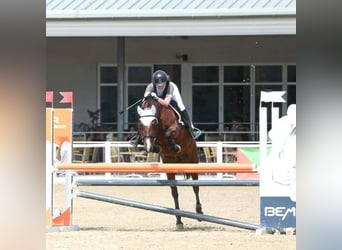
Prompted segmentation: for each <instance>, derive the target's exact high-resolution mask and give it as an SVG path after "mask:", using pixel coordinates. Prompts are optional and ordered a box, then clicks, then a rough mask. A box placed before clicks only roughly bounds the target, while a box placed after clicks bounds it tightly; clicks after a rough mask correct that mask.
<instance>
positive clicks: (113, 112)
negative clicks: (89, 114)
mask: <svg viewBox="0 0 342 250" xmlns="http://www.w3.org/2000/svg"><path fill="white" fill-rule="evenodd" d="M100 91H101V123H102V122H110V123H114V122H117V109H118V108H117V87H116V86H102V87H101V90H100Z"/></svg>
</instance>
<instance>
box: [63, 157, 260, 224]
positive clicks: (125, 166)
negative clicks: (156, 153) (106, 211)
mask: <svg viewBox="0 0 342 250" xmlns="http://www.w3.org/2000/svg"><path fill="white" fill-rule="evenodd" d="M58 170H68V171H75V172H97V173H108V172H109V173H110V172H112V173H113V172H114V173H130V172H134V173H159V172H162V173H181V174H182V173H222V172H223V173H224V172H240V173H251V172H256V170H255V169H253V167H252V165H251V164H229V163H224V164H218V163H213V164H208V163H205V164H201V163H199V164H193V163H184V164H183V163H181V164H171V163H170V164H162V163H68V164H67V163H63V164H60V165H59V166H58ZM73 184H74V186H171V185H175V186H193V185H198V186H233V185H234V186H236V185H238V186H247V185H249V186H252V185H253V186H256V185H259V182H258V181H239V180H148V179H147V180H138V179H128V180H127V179H126V180H120V179H113V178H112V179H106V178H102V179H99V178H97V179H77V180H75V181H74V183H73ZM75 194H76V196H77V197H81V198H86V199H92V200H97V201H102V202H107V203H112V204H117V205H123V206H127V207H133V208H139V209H144V210H149V211H153V212H158V213H165V214H170V215H177V216H182V217H187V218H190V219H196V220H201V221H207V222H211V223H216V224H221V225H226V226H233V227H239V228H243V229H248V230H257V229H259V228H260V226H259V225H255V224H250V223H245V222H241V221H236V220H230V219H226V218H220V217H215V216H211V215H205V214H198V213H194V212H189V211H184V210H179V209H174V208H168V207H161V206H157V205H152V204H147V203H143V202H137V201H131V200H126V199H122V198H117V197H111V196H105V195H101V194H95V193H90V192H85V191H81V190H77V191H76V192H75Z"/></svg>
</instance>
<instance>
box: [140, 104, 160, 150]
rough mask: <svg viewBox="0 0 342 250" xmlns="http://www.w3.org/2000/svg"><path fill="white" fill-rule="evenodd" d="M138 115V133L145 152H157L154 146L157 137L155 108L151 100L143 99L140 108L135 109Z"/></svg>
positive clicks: (157, 148) (156, 147)
mask: <svg viewBox="0 0 342 250" xmlns="http://www.w3.org/2000/svg"><path fill="white" fill-rule="evenodd" d="M137 111H138V114H139V117H140V118H139V120H140V123H139V131H140V135H141V136H142V140H143V142H144V146H145V150H146V152H148V153H149V152H158V151H159V147H158V146H156V145H155V140H156V138H157V135H158V119H157V107H156V104H155V102H154V100H153V99H152V98H144V100H143V102H142V105H141V107H140V106H138V107H137Z"/></svg>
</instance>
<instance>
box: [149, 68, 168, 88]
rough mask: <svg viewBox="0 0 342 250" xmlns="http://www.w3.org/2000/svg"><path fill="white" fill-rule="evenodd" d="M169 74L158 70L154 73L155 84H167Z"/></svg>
mask: <svg viewBox="0 0 342 250" xmlns="http://www.w3.org/2000/svg"><path fill="white" fill-rule="evenodd" d="M166 81H167V74H166V73H165V72H164V71H162V70H157V71H156V72H154V73H153V75H152V82H153V84H155V85H156V84H166Z"/></svg>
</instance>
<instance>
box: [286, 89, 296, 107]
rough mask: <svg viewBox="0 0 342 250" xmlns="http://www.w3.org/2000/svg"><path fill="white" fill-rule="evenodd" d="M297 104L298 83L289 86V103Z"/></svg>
mask: <svg viewBox="0 0 342 250" xmlns="http://www.w3.org/2000/svg"><path fill="white" fill-rule="evenodd" d="M291 104H296V85H288V86H287V105H288V106H290V105H291Z"/></svg>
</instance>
